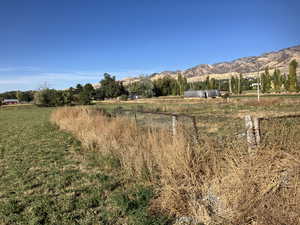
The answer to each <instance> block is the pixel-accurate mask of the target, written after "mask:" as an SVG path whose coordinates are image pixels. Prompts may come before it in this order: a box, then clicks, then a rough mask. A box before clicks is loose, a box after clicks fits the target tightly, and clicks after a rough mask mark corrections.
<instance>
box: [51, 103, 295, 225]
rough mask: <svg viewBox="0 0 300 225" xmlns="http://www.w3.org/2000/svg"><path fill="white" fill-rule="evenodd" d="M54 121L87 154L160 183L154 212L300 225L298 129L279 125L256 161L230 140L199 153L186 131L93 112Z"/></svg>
mask: <svg viewBox="0 0 300 225" xmlns="http://www.w3.org/2000/svg"><path fill="white" fill-rule="evenodd" d="M52 121H53V122H54V123H55V124H57V125H58V126H59V127H60V128H61V129H64V130H66V131H70V132H72V133H73V134H74V135H75V136H77V138H78V139H79V140H80V141H81V142H82V144H83V145H84V146H86V148H87V149H94V150H97V151H99V152H101V153H103V154H113V155H114V156H116V157H118V159H119V160H120V162H121V165H122V167H123V169H124V171H126V173H127V175H130V176H138V177H143V178H145V177H146V178H147V182H151V183H152V184H154V185H155V186H156V187H157V191H158V195H159V197H158V198H157V199H155V200H154V201H153V203H152V209H153V210H159V211H162V210H164V211H166V212H168V213H169V214H170V215H172V216H183V215H188V216H191V217H193V218H194V219H195V220H196V221H198V222H204V223H205V224H232V225H243V224H245V225H246V224H257V225H266V224H270V225H275V224H276V225H278V224H300V187H299V178H300V153H299V147H298V146H300V145H299V144H300V141H299V137H300V135H299V129H298V128H299V127H297V126H294V127H293V126H292V127H289V128H287V127H286V126H285V125H282V124H281V125H280V123H277V122H272V123H271V124H270V125H269V128H270V129H273V130H274V133H273V135H269V136H267V137H266V141H267V143H269V144H266V145H264V146H262V147H261V148H259V149H257V153H256V154H255V155H249V154H248V152H247V148H246V147H245V146H244V145H243V143H242V142H240V141H239V140H235V141H232V140H227V141H226V144H225V145H224V146H223V148H222V149H220V147H219V146H218V144H217V143H216V142H215V141H214V140H213V139H210V138H204V140H203V143H202V144H201V145H200V146H199V145H196V144H195V143H193V142H192V141H191V140H189V139H188V138H187V137H186V136H185V134H184V132H181V131H179V132H178V134H177V136H176V137H175V138H173V137H172V135H171V134H170V133H169V132H168V131H165V130H158V129H156V130H154V129H145V128H139V127H137V126H136V124H135V123H133V122H132V121H130V120H128V119H126V118H120V117H117V118H108V117H106V116H104V115H103V114H101V113H99V112H97V111H96V110H93V109H91V108H83V107H72V108H71V107H69V108H68V107H66V108H60V109H58V110H56V111H55V112H54V113H53V114H52ZM280 126H281V127H280ZM275 127H276V129H274V128H275Z"/></svg>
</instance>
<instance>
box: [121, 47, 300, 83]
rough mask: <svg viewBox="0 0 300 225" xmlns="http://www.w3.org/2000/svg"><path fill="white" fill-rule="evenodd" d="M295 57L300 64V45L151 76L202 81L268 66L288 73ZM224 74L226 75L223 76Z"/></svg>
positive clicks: (127, 80) (250, 73)
mask: <svg viewBox="0 0 300 225" xmlns="http://www.w3.org/2000/svg"><path fill="white" fill-rule="evenodd" d="M293 59H295V60H296V61H297V62H298V63H299V64H300V45H295V46H291V47H288V48H284V49H280V50H278V51H271V52H266V53H263V54H261V55H259V56H247V57H241V58H237V59H234V60H232V61H223V62H218V63H214V64H198V65H196V66H193V67H191V68H188V69H185V70H175V71H169V70H168V71H162V72H159V73H154V74H152V75H150V76H149V77H150V78H151V79H152V80H155V79H158V78H162V77H164V76H171V77H177V75H178V74H179V73H181V74H182V75H183V76H185V77H186V78H187V79H188V82H193V81H201V80H203V79H205V78H206V76H210V77H212V78H216V79H227V78H228V76H229V75H235V74H239V73H243V74H244V75H245V76H246V77H247V76H254V73H257V70H259V71H263V70H264V69H265V68H266V67H267V66H268V67H269V69H270V70H271V71H272V70H274V69H275V68H277V69H280V70H281V72H283V73H287V71H288V64H289V63H290V61H292V60H293ZM298 73H299V71H298ZM222 75H224V76H222ZM138 80H139V78H137V77H133V78H125V79H123V81H124V82H125V83H128V82H135V81H138Z"/></svg>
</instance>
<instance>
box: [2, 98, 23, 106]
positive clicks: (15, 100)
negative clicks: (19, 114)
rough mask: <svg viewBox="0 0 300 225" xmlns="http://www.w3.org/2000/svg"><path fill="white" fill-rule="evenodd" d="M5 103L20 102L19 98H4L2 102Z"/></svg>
mask: <svg viewBox="0 0 300 225" xmlns="http://www.w3.org/2000/svg"><path fill="white" fill-rule="evenodd" d="M2 103H3V104H4V105H11V104H18V103H19V100H18V99H4V100H3V102H2Z"/></svg>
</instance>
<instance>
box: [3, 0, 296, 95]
mask: <svg viewBox="0 0 300 225" xmlns="http://www.w3.org/2000/svg"><path fill="white" fill-rule="evenodd" d="M299 12H300V1H299V0H251V1H245V0H228V1H225V0H224V1H220V0H219V1H217V0H215V1H213V0H210V1H206V0H0V28H1V32H0V92H3V91H7V90H17V89H19V90H28V89H37V88H39V87H40V86H42V85H43V84H44V83H45V82H46V83H47V84H48V86H49V87H51V88H58V89H60V88H67V87H70V86H75V85H76V84H77V83H88V82H91V83H95V82H99V80H100V79H101V78H102V75H103V73H104V72H109V73H112V74H114V75H116V77H117V78H118V79H122V78H124V77H128V76H135V75H139V74H150V73H153V72H160V71H163V70H177V69H186V68H189V67H192V66H195V65H197V64H202V63H208V64H212V63H216V62H220V61H230V60H233V59H235V58H239V57H244V56H253V55H259V54H262V53H264V52H268V51H273V50H279V49H281V48H286V47H290V46H294V45H298V44H300V29H299V21H300V13H299Z"/></svg>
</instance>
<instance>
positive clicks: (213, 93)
mask: <svg viewBox="0 0 300 225" xmlns="http://www.w3.org/2000/svg"><path fill="white" fill-rule="evenodd" d="M219 96H220V91H219V90H215V89H213V90H197V91H193V90H189V91H185V92H184V97H186V98H197V97H198V98H216V97H219Z"/></svg>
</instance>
